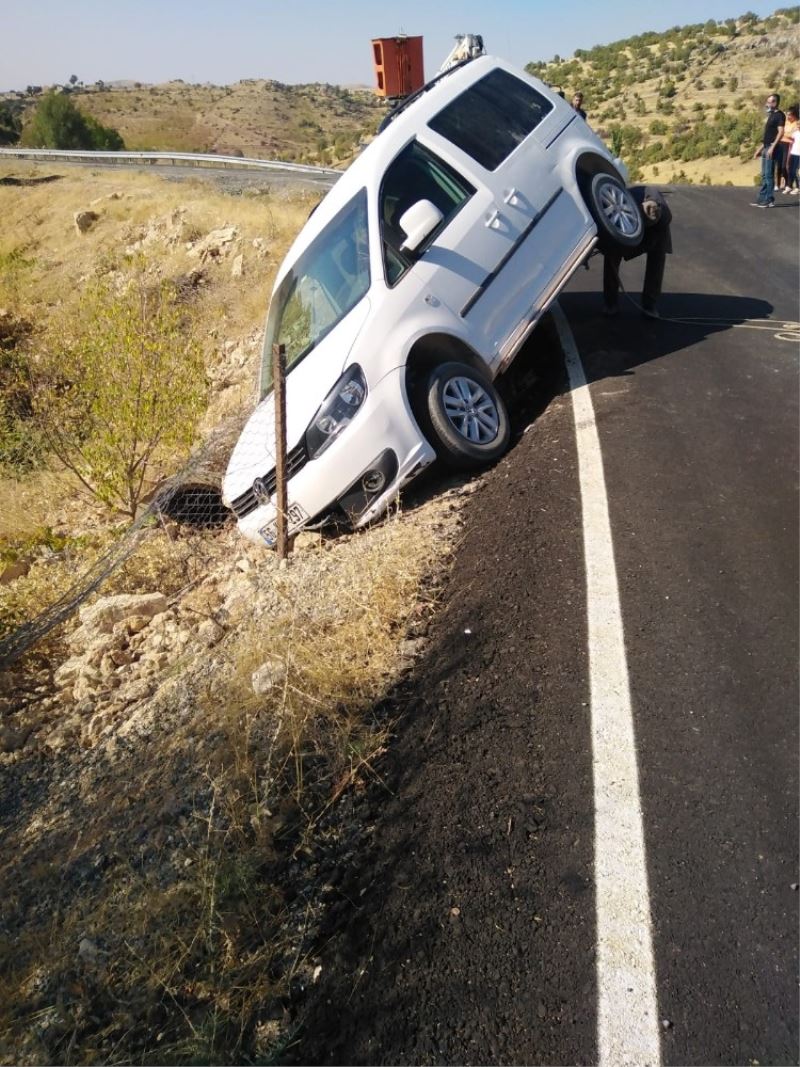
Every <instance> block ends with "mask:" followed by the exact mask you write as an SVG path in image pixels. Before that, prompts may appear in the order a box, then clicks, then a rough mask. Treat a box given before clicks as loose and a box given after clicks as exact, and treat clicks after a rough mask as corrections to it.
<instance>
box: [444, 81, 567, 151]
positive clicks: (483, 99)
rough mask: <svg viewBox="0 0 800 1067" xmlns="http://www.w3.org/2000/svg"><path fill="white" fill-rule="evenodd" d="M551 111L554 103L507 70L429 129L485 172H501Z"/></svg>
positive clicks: (464, 97)
mask: <svg viewBox="0 0 800 1067" xmlns="http://www.w3.org/2000/svg"><path fill="white" fill-rule="evenodd" d="M552 110H553V105H552V103H551V102H550V101H549V100H548V99H547V97H545V96H543V95H542V94H541V93H539V92H537V91H536V89H534V88H533V86H532V85H528V83H527V82H524V81H522V80H521V79H520V78H515V77H514V75H513V74H509V73H508V72H507V71H505V70H493V71H490V72H489V74H487V75H486V77H484V78H481V80H480V81H479V82H476V83H475V85H473V86H471V87H470V88H469V89H467V90H466V91H465V92H463V93H462V94H461V95H460V96H458V97H456V99H455V100H453V101H452V103H450V104H448V105H447V107H445V108H443V109H442V110H441V111H440V112H439V114H438V115H436V116H435V117H434V118H432V119H431V121H430V122H429V123H428V125H429V126H430V128H431V129H432V130H435V132H436V133H438V134H441V136H442V137H446V138H447V140H448V141H451V142H452V143H453V144H454V145H456V146H457V147H458V148H460V149H461V150H462V151H463V152H466V153H467V155H469V156H471V157H472V158H473V159H474V160H475V162H476V163H479V164H480V165H481V166H482V167H485V168H486V170H496V169H497V168H498V167H499V166H500V164H501V163H502V162H503V160H504V159H505V158H506V157H507V156H509V155H511V153H512V152H513V151H514V149H515V148H516V147H517V145H518V144H520V143H521V142H522V141H524V140H525V138H526V137H527V136H528V134H529V133H530V132H531V130H534V129H535V128H536V127H537V126H538V125H539V123H540V122H541V121H542V119H543V118H544V117H545V115H547V114H548V112H550V111H552Z"/></svg>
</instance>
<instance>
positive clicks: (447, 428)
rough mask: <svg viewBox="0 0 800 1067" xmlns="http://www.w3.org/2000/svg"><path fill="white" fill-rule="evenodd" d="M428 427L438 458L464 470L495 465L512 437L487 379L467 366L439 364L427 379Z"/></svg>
mask: <svg viewBox="0 0 800 1067" xmlns="http://www.w3.org/2000/svg"><path fill="white" fill-rule="evenodd" d="M425 414H426V415H427V416H428V417H427V419H426V420H425V421H426V423H427V426H426V429H427V430H428V431H429V432H431V437H432V438H433V439H432V440H431V444H432V445H433V447H434V448H435V449H436V454H437V456H438V457H439V459H440V460H441V461H442V462H443V463H445V464H446V465H447V466H448V467H452V468H456V469H459V470H468V469H470V468H473V467H480V466H484V465H486V464H489V463H493V462H494V461H495V460H497V459H499V458H500V456H502V455H503V453H504V452H505V450H506V449H507V448H508V442H509V440H510V438H511V427H510V424H509V421H508V412H507V410H506V406H505V404H504V403H503V400H502V399H501V397H500V395H499V393H498V392H497V390H496V389H495V387H494V386H493V385H492V383H491V381H490V380H489V378H488V377H487V376H486V375H485V374H482V373H481V372H480V371H477V370H474V369H473V368H472V367H469V366H467V365H466V364H465V363H441V364H440V365H439V366H438V367H434V369H433V370H432V371H431V373H430V376H429V377H428V381H427V386H426V391H425Z"/></svg>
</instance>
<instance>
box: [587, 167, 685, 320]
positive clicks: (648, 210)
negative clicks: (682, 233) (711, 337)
mask: <svg viewBox="0 0 800 1067" xmlns="http://www.w3.org/2000/svg"><path fill="white" fill-rule="evenodd" d="M630 192H631V194H632V195H633V198H634V200H635V201H636V203H637V204H638V206H639V211H640V213H641V216H642V222H643V223H644V236H643V237H642V241H641V244H639V245H637V247H636V248H633V249H631V250H630V251H628V252H623V251H615V252H606V253H605V256H604V257H603V299H604V300H605V307H604V309H603V314H604V315H618V314H619V304H618V296H619V267H620V263H621V262H622V260H623V259H635V258H636V256H641V255H642V254H643V253H645V254H646V255H647V263H646V265H645V271H644V285H643V286H642V314H643V315H646V316H647V318H649V319H657V318H659V314H658V309H657V307H656V305H657V303H658V298H659V297H660V296H661V284H662V282H663V281H664V265H665V263H666V259H667V255H668V254H669V253H670V252H672V234H671V233H670V223H671V222H672V212H671V211H670V209H669V205H668V204H667V202H666V200H665V199H664V197H663V196H662V195H661V193H660V192H659V191H658V189H655V188H653V186H650V185H633V186H631V189H630Z"/></svg>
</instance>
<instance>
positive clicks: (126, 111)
mask: <svg viewBox="0 0 800 1067" xmlns="http://www.w3.org/2000/svg"><path fill="white" fill-rule="evenodd" d="M70 91H71V94H72V96H73V98H74V100H75V103H76V104H77V106H78V107H79V108H80V110H81V111H82V112H84V113H85V114H87V115H91V116H92V117H93V118H95V119H96V120H97V121H98V122H100V123H102V124H103V125H104V126H110V127H112V128H114V129H116V130H118V131H119V133H120V134H121V136H122V139H123V141H124V142H125V146H126V148H128V149H130V150H132V151H155V152H158V151H165V152H166V151H181V152H204V153H209V152H214V153H219V154H220V155H244V156H248V157H250V158H253V159H282V160H288V161H292V162H298V163H312V164H325V165H327V164H332V163H336V162H337V161H338V160H340V159H347V158H349V157H350V156H351V155H352V153H353V151H354V150H355V148H356V146H357V145H358V143H359V141H360V140H361V139H362V138H363V137H364V136H366V135H371V134H373V133H374V132H375V129H376V127H377V125H378V123H379V122H380V119H381V118H382V117H383V114H384V112H385V105H384V103H383V101H381V100H380V99H379V98H378V97H376V96H375V95H374V94H373V93H372V92H370V91H369V90H364V89H345V88H340V87H339V86H335V85H321V84H312V85H284V84H283V83H282V82H277V81H270V80H254V79H246V80H244V81H240V82H236V83H235V84H234V85H225V86H218V85H207V84H206V85H192V84H189V83H186V82H183V81H180V80H178V81H171V82H167V83H165V84H163V85H144V84H141V83H139V82H136V83H133V84H119V85H116V84H115V85H113V86H112V85H108V84H105V83H103V82H98V83H97V84H96V85H94V86H76V87H75V88H73V89H72V90H70ZM34 103H35V97H30V96H29V97H28V98H27V99H25V98H23V97H21V95H20V94H17V99H16V100H15V101H14V105H15V106H16V107H17V108H23V109H24V112H28V110H29V109H30V108H31V107H32V106H33V104H34Z"/></svg>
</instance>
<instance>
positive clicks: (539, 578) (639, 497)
mask: <svg viewBox="0 0 800 1067" xmlns="http://www.w3.org/2000/svg"><path fill="white" fill-rule="evenodd" d="M667 192H668V195H669V199H670V203H671V206H672V210H673V215H674V223H673V240H674V246H675V254H674V255H673V256H672V257H671V259H670V260H669V261H668V266H667V275H666V280H665V293H664V297H663V300H662V304H661V312H662V315H663V316H664V318H663V319H662V321H660V322H652V321H650V320H646V319H643V318H641V317H640V315H639V314H638V311H637V309H636V307H635V306H634V305H633V304H632V303H626V304H625V306H624V308H623V313H622V315H621V316H620V317H619V318H618V319H615V320H606V319H604V318H602V317H601V316H600V314H599V312H600V305H601V300H600V295H599V289H600V285H601V270H602V265H601V260H600V259H599V257H598V258H596V259H593V260H592V262H591V264H590V269H589V270H588V271H583V270H581V271H579V272H578V274H577V275H576V276H575V278H574V279H573V281H572V282H571V284H570V286H569V288H568V291H567V292H566V293H565V294H562V298H561V300H560V304H561V307H562V308H563V310H564V312H565V313H566V316H567V319H568V321H569V323H570V325H571V328H572V331H573V334H574V337H575V340H576V343H577V348H578V350H579V352H580V356H581V359H582V362H583V365H584V367H585V372H586V375H587V378H588V379H589V381H590V389H589V392H590V395H591V398H592V401H593V404H594V410H595V416H596V425H597V430H598V434H599V440H600V447H601V451H602V460H603V465H604V469H605V485H606V490H607V496H608V514H609V516H610V528H611V535H612V538H613V550H614V556H615V559H616V572H617V579H618V586H619V604H620V609H621V615H622V622H623V627H624V649H625V656H626V660H627V664H626V665H627V671H628V676H629V686H630V704H631V711H632V716H633V729H634V732H635V739H636V758H637V762H638V772H639V784H640V792H641V809H642V828H643V835H644V847H645V856H646V871H647V879H646V880H647V883H648V886H649V900H650V912H651V920H652V946H653V962H654V971H655V981H656V995H657V1009H658V1021H657V1027H658V1037H657V1041H658V1042H659V1043H660V1058H661V1061H662V1062H663V1063H664V1064H788V1063H797V1061H798V1000H797V962H798V961H797V946H798V892H797V882H798V881H800V877H799V876H798V669H797V668H798V573H797V571H798V497H797V474H798V411H797V406H798V366H797V356H798V328H797V322H798V318H799V317H800V315H799V314H798V262H797V235H798V206H800V205H798V203H797V199H796V198H791V199H790V198H783V197H781V198H779V199H780V200H781V201H785V200H788V201H789V202H788V203H786V202H783V203H780V204H779V207H778V208H776V209H775V210H773V211H759V210H756V209H753V208H750V207H749V206H748V199H749V197H748V193H747V191H744V190H741V189H728V188H725V189H712V188H702V189H699V188H687V187H677V188H673V189H670V190H667ZM642 267H643V264H642V263H641V262H640V261H634V262H632V263H628V264H623V268H622V280H623V284H624V285H625V286H626V288H627V289H628V290H629V291H630V292H632V294H633V297H634V298H636V297H637V296H638V288H637V287H638V285H639V284H640V281H641V274H642ZM678 320H682V321H678ZM790 322H791V323H794V327H793V328H791V329H787V328H785V323H790ZM525 361H527V362H528V364H532V365H534V366H537V367H538V368H539V369H540V370H541V372H542V379H541V381H540V382H539V384H538V386H537V387H536V388H535V389H534V390H532V391H531V390H528V391H526V393H525V395H524V399H523V400H522V401H521V402H520V401H518V402H517V403H516V405H515V410H514V422H515V426H516V431H517V436H516V440H515V442H514V446H513V448H512V450H511V451H510V452H509V454H508V455H507V456H506V457H505V458H504V459H503V460H502V461H501V462H500V463H499V464H498V465H497V466H496V467H495V469H494V470H493V471H492V472H491V473H490V474H489V475H488V476H485V477H484V478H483V479H482V480H481V485H480V488H479V489H478V490H477V491H476V492H475V493H474V494H473V496H472V497H471V498H470V505H469V511H468V515H467V530H466V536H465V539H464V542H463V544H462V546H461V549H460V551H459V554H458V557H457V559H456V563H455V568H454V572H453V577H452V581H451V583H450V588H449V591H448V593H447V595H446V597H445V602H444V605H443V608H442V611H441V613H440V615H439V618H438V622H437V623H436V626H435V630H434V632H433V633H432V634H431V635H430V645H429V650H428V653H427V655H426V656H425V657H424V659H423V661H422V662H420V664H419V665H418V668H417V669H416V671H415V673H414V675H413V677H412V678H411V679H409V681H408V682H407V683H406V685H405V686H404V687H402V688H401V690H400V691H399V692H398V694H397V695H396V701H395V708H394V709H393V710H394V711H395V712H396V713H397V714H398V715H399V716H401V717H400V719H399V725H398V728H397V734H396V738H395V742H394V744H393V746H392V749H391V751H390V753H389V755H388V756H387V758H386V765H385V767H383V768H381V777H382V781H381V783H380V784H379V785H376V786H375V787H374V788H373V789H372V790H370V791H369V792H368V793H367V795H366V796H364V797H362V798H360V799H357V801H356V813H357V816H358V818H359V819H361V821H362V824H363V825H364V827H366V829H365V831H364V832H365V835H366V838H367V842H368V843H367V845H365V847H364V849H363V856H364V859H363V863H362V865H361V866H360V867H358V868H351V869H349V870H348V871H347V873H346V876H345V877H344V878H343V879H342V881H341V883H340V885H339V888H338V893H339V900H338V901H337V902H336V903H335V904H334V907H333V908H332V909H331V911H330V915H329V918H328V921H327V922H326V926H325V929H324V945H323V946H321V958H322V961H323V968H322V976H321V978H320V981H319V983H318V985H317V986H316V987H315V988H314V990H313V991H312V993H311V994H310V996H309V1000H308V1003H307V1005H306V1007H305V1010H304V1013H303V1015H302V1017H301V1019H300V1023H301V1025H300V1029H299V1032H298V1038H297V1041H296V1043H295V1044H294V1045H293V1046H292V1049H291V1050H290V1051H289V1053H287V1058H288V1059H290V1060H291V1061H292V1062H297V1063H351V1064H356V1063H529V1064H534V1063H542V1064H562V1063H563V1064H571V1063H591V1062H597V1060H598V1058H599V1056H600V1052H599V1046H598V1035H597V1028H598V1008H597V1005H598V997H599V996H600V993H601V990H600V989H599V985H600V984H602V981H603V978H602V975H601V973H600V971H601V968H600V967H598V966H597V950H598V920H597V917H596V905H597V899H596V895H597V891H596V879H595V872H596V869H597V868H596V862H597V861H598V857H597V856H596V854H595V851H596V848H597V849H599V848H601V847H603V846H602V845H601V842H600V841H599V840H598V841H597V843H596V842H595V812H594V789H593V787H596V786H597V782H593V766H592V740H591V729H590V721H591V716H592V712H593V709H592V708H591V706H590V703H591V702H590V695H589V692H590V687H589V654H588V650H587V608H588V603H587V595H588V594H587V586H586V580H585V571H584V544H583V535H582V525H581V522H582V518H581V515H582V506H581V485H580V482H579V477H578V456H577V447H576V435H575V426H574V422H573V415H572V400H571V397H570V392H569V388H568V386H567V382H566V375H565V372H564V369H563V362H562V357H561V354H560V352H559V351H558V347H557V345H556V344H555V342H554V332H553V330H552V329H550V328H548V327H545V328H544V329H540V330H539V331H537V335H536V337H535V338H534V339H533V343H532V345H531V346H530V347H529V349H528V351H527V352H526V353H525V355H524V361H523V363H524V362H525ZM409 506H413V500H412V501H409ZM623 877H624V876H623ZM630 1062H636V1060H635V1058H631V1060H630Z"/></svg>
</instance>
